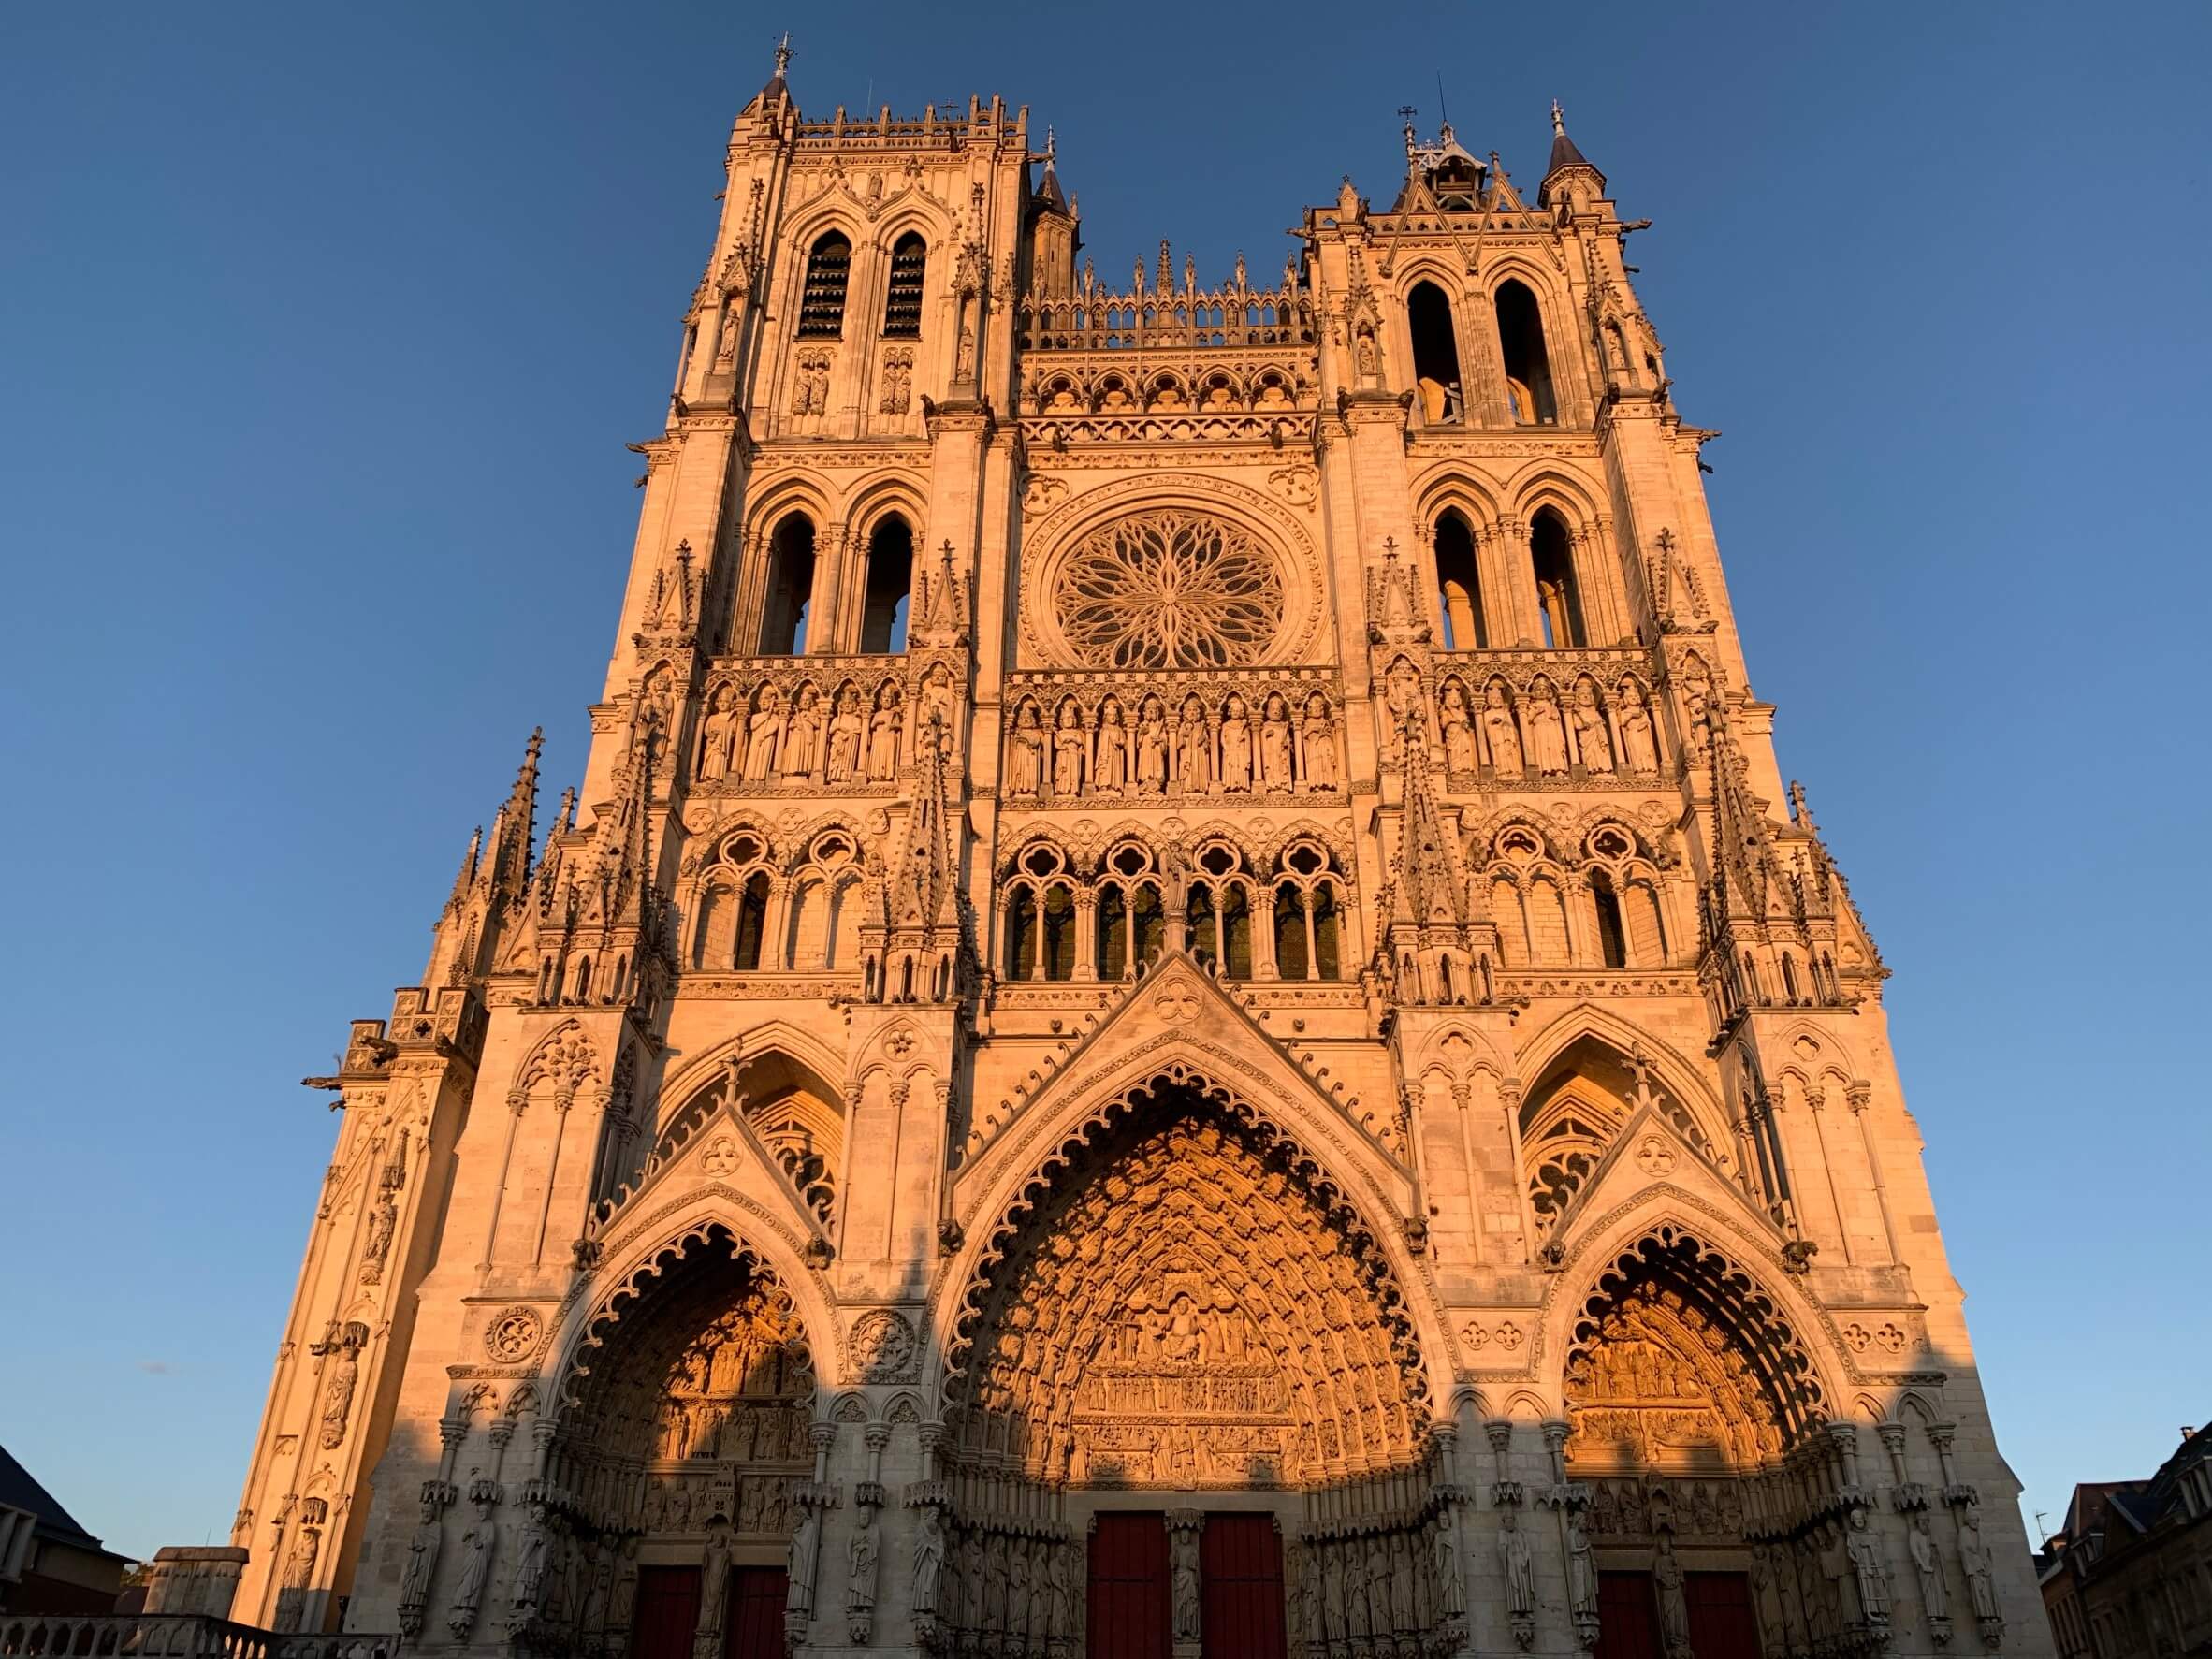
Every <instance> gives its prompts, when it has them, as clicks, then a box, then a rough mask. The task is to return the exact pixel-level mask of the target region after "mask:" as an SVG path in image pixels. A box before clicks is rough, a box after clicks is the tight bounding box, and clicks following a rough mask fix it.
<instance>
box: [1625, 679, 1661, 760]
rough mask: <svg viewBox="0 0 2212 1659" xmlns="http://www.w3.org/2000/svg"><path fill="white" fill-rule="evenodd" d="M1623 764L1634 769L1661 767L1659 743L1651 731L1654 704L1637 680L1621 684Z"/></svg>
mask: <svg viewBox="0 0 2212 1659" xmlns="http://www.w3.org/2000/svg"><path fill="white" fill-rule="evenodd" d="M1620 709H1621V749H1622V755H1621V759H1622V764H1623V765H1625V766H1626V767H1627V768H1628V769H1629V770H1630V771H1631V772H1656V771H1658V770H1659V743H1658V739H1657V738H1656V737H1655V736H1654V735H1653V734H1652V706H1651V705H1650V704H1648V703H1646V702H1645V701H1644V693H1643V688H1642V687H1640V686H1638V685H1637V683H1636V681H1634V680H1623V682H1622V684H1621V703H1620Z"/></svg>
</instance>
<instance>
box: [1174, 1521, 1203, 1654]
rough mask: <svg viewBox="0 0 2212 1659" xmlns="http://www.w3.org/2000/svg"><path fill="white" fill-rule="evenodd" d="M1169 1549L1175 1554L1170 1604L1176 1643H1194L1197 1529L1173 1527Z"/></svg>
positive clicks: (1196, 1620) (1197, 1610) (1197, 1618)
mask: <svg viewBox="0 0 2212 1659" xmlns="http://www.w3.org/2000/svg"><path fill="white" fill-rule="evenodd" d="M1169 1545H1170V1548H1171V1550H1173V1551H1174V1564H1173V1568H1172V1571H1171V1574H1170V1578H1171V1597H1170V1601H1171V1607H1172V1608H1173V1613H1174V1631H1175V1639H1176V1640H1177V1641H1179V1642H1195V1641H1197V1640H1198V1639H1199V1562H1198V1557H1199V1540H1198V1529H1197V1528H1196V1527H1195V1526H1178V1527H1175V1528H1174V1529H1173V1535H1172V1537H1171V1539H1170V1540H1169Z"/></svg>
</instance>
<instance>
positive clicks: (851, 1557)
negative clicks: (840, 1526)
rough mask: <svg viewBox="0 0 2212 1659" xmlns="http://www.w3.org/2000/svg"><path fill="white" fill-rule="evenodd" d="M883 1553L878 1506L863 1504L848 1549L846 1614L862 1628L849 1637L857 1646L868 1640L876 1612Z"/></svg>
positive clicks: (846, 1560) (846, 1553)
mask: <svg viewBox="0 0 2212 1659" xmlns="http://www.w3.org/2000/svg"><path fill="white" fill-rule="evenodd" d="M882 1549H883V1535H882V1534H880V1533H879V1532H878V1531H877V1530H876V1506H874V1505H873V1504H863V1505H861V1506H860V1512H859V1513H858V1514H857V1515H855V1516H854V1517H853V1518H852V1536H851V1539H850V1540H849V1541H848V1542H847V1543H846V1545H845V1613H846V1617H847V1619H848V1621H849V1622H851V1621H855V1620H857V1621H858V1622H859V1623H860V1625H861V1626H862V1628H858V1629H855V1630H852V1631H850V1632H849V1633H848V1634H850V1635H851V1637H852V1639H853V1640H854V1641H856V1642H859V1641H866V1640H867V1638H868V1632H867V1630H866V1628H865V1626H866V1623H869V1616H872V1615H873V1614H874V1612H875V1610H876V1568H877V1564H878V1563H879V1562H880V1559H881V1555H882Z"/></svg>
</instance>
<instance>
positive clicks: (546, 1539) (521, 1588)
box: [507, 1504, 553, 1636]
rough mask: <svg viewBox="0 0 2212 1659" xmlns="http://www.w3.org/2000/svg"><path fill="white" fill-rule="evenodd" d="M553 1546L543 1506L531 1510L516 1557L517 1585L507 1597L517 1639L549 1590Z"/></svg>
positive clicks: (510, 1632)
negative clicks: (548, 1560)
mask: <svg viewBox="0 0 2212 1659" xmlns="http://www.w3.org/2000/svg"><path fill="white" fill-rule="evenodd" d="M552 1547H553V1540H552V1537H551V1535H549V1534H548V1533H547V1532H546V1509H545V1506H544V1505H542V1504H538V1505H533V1506H531V1517H530V1524H529V1525H528V1526H527V1527H525V1528H523V1530H522V1548H521V1550H519V1551H518V1552H517V1554H516V1557H515V1582H514V1586H513V1588H512V1589H511V1590H510V1591H509V1592H508V1594H507V1634H508V1635H509V1636H513V1635H515V1634H517V1632H519V1631H520V1630H522V1629H523V1628H524V1627H525V1626H527V1625H528V1624H529V1623H530V1622H531V1620H532V1619H534V1618H536V1617H537V1611H538V1597H539V1595H540V1594H543V1592H544V1590H545V1588H546V1554H547V1552H548V1551H549V1550H551V1549H552Z"/></svg>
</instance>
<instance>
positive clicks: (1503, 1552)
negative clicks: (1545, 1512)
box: [1498, 1505, 1536, 1618]
mask: <svg viewBox="0 0 2212 1659" xmlns="http://www.w3.org/2000/svg"><path fill="white" fill-rule="evenodd" d="M1498 1525H1499V1526H1500V1527H1501V1528H1502V1529H1503V1530H1502V1531H1501V1532H1500V1533H1499V1534H1498V1562H1499V1564H1500V1565H1501V1566H1502V1567H1503V1568H1504V1569H1505V1573H1506V1611H1507V1612H1508V1613H1511V1614H1513V1615H1515V1616H1516V1617H1520V1616H1522V1615H1527V1616H1529V1617H1532V1618H1533V1617H1534V1616H1535V1610H1536V1564H1535V1555H1534V1554H1533V1553H1532V1552H1531V1550H1529V1545H1528V1534H1526V1533H1524V1532H1522V1531H1521V1513H1520V1511H1519V1510H1517V1509H1515V1508H1514V1507H1513V1506H1511V1505H1506V1506H1503V1507H1501V1508H1500V1509H1499V1511H1498Z"/></svg>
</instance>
